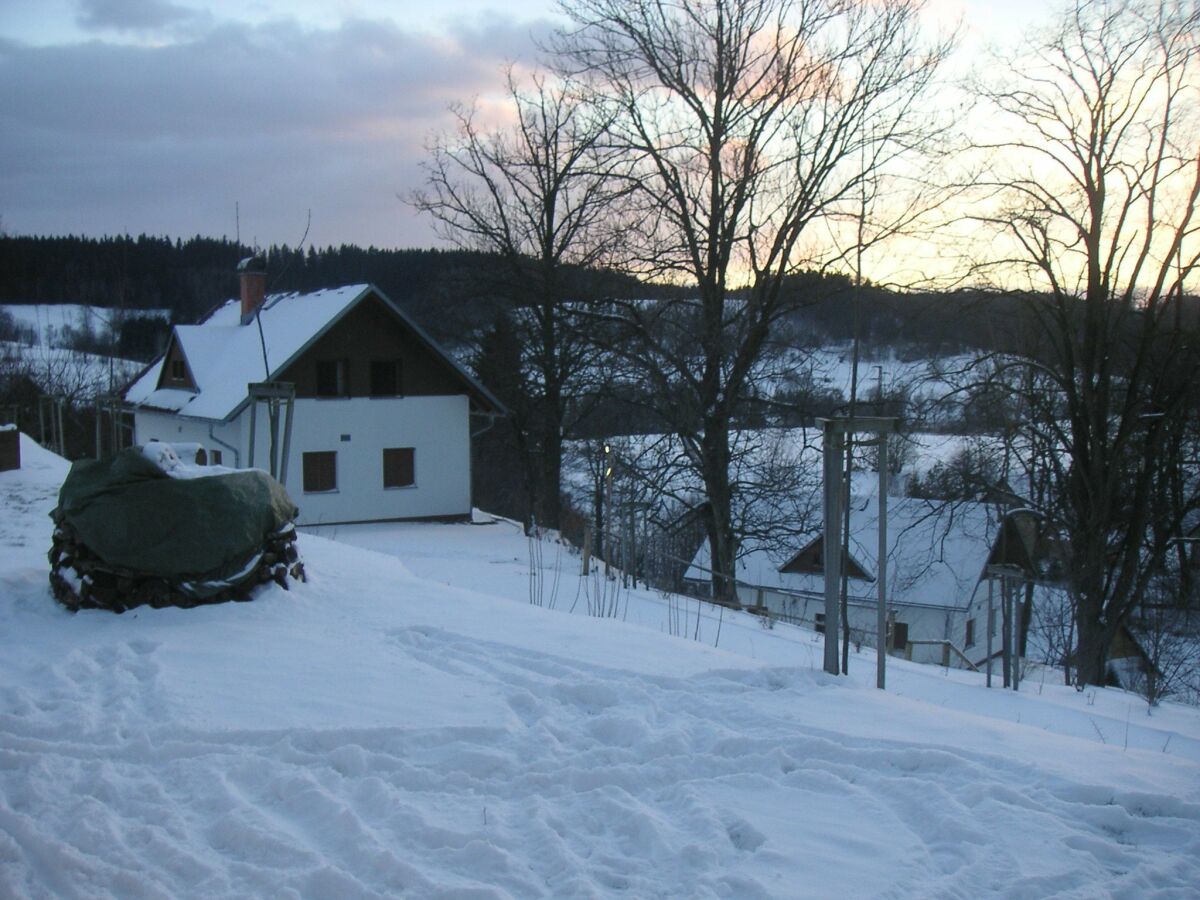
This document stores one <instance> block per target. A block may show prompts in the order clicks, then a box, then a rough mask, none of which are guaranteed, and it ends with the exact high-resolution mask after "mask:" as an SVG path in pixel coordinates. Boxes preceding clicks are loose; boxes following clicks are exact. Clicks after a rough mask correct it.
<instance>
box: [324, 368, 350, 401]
mask: <svg viewBox="0 0 1200 900" xmlns="http://www.w3.org/2000/svg"><path fill="white" fill-rule="evenodd" d="M349 374H350V361H349V360H348V359H319V360H317V396H318V397H349V396H350V377H349Z"/></svg>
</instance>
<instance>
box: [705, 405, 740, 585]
mask: <svg viewBox="0 0 1200 900" xmlns="http://www.w3.org/2000/svg"><path fill="white" fill-rule="evenodd" d="M701 448H702V454H703V465H704V483H705V488H706V493H707V495H708V510H709V515H708V543H709V550H710V555H711V558H712V570H713V571H712V579H713V599H714V600H716V601H717V602H718V603H724V604H726V605H737V585H736V582H735V581H734V576H735V571H734V564H735V562H736V560H737V546H736V542H735V541H734V536H733V523H732V519H733V511H732V502H731V496H730V489H729V430H728V423H727V422H722V421H719V419H717V418H716V417H713V418H710V419H709V420H708V421H706V423H705V430H704V436H703V439H702V441H701Z"/></svg>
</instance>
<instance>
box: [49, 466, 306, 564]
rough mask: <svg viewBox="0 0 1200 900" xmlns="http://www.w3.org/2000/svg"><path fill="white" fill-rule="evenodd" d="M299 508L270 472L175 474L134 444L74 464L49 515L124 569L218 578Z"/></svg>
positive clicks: (245, 558) (259, 546)
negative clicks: (171, 473) (144, 453)
mask: <svg viewBox="0 0 1200 900" xmlns="http://www.w3.org/2000/svg"><path fill="white" fill-rule="evenodd" d="M296 514H297V509H296V506H295V504H293V503H292V500H291V498H290V497H289V496H288V495H287V491H285V490H284V488H283V486H282V485H280V484H279V482H277V481H276V480H275V479H273V478H272V477H271V476H270V475H267V474H266V473H265V472H260V471H258V470H254V469H251V470H245V471H235V472H228V473H225V474H220V475H209V476H205V477H202V478H187V479H181V478H172V477H170V476H169V475H167V474H166V473H165V472H163V471H162V470H161V469H159V467H158V466H156V465H155V464H154V463H153V462H151V461H150V460H149V459H147V458H146V457H145V456H144V455H143V454H142V451H141V448H138V447H131V448H130V449H128V450H123V451H121V452H120V453H118V454H117V455H116V456H113V457H110V458H108V459H103V460H82V461H80V462H76V463H73V464H72V465H71V471H70V472H69V473H68V475H67V479H66V481H64V482H63V486H62V489H61V490H60V491H59V494H58V508H57V509H56V510H55V511H54V513H53V514H52V515H54V516H55V518H56V520H57V519H58V518H59V517H61V518H62V519H63V520H65V521H66V522H67V523H69V524H70V525H71V526H72V527H73V528H74V529H75V531H76V533H77V534H78V536H79V540H80V541H81V542H82V543H83V544H85V545H86V546H87V547H88V548H89V549H91V550H92V552H93V553H95V554H96V555H97V556H98V557H100V559H102V560H103V561H104V562H105V563H106V564H107V565H109V566H111V567H112V569H113V570H114V571H116V572H118V573H120V574H128V575H134V576H156V577H162V578H167V579H170V580H172V581H176V582H178V581H191V582H219V581H224V580H229V579H233V578H236V577H237V576H238V575H240V574H242V573H243V572H244V569H245V567H246V566H247V564H248V563H249V562H251V561H252V560H253V559H254V557H255V556H256V554H258V553H259V552H261V551H262V547H263V541H264V539H265V538H266V537H267V536H268V535H270V534H273V533H274V532H276V531H278V530H279V529H280V528H282V527H283V526H284V525H286V524H287V523H288V522H291V521H293V520H294V519H295V518H296Z"/></svg>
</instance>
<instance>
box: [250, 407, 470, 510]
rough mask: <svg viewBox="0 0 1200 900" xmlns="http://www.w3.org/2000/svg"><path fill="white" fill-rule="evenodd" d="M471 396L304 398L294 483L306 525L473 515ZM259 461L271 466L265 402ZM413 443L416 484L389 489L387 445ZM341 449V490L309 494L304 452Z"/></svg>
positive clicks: (295, 441) (296, 418) (291, 475)
mask: <svg viewBox="0 0 1200 900" xmlns="http://www.w3.org/2000/svg"><path fill="white" fill-rule="evenodd" d="M468 403H469V401H468V398H467V397H466V395H458V396H432V397H400V398H367V397H355V398H331V399H327V400H326V399H320V400H315V399H314V400H297V401H296V406H295V412H294V414H293V425H292V443H291V452H290V453H289V458H288V467H287V480H286V482H285V484H284V487H286V488H287V490H288V493H289V494H290V495H291V497H292V500H293V501H295V503H296V505H297V506H299V507H300V523H301V524H304V525H320V524H331V523H335V522H362V521H375V520H381V519H407V518H425V517H434V516H465V515H469V514H470V512H471V435H470V410H469V406H468ZM239 418H240V420H241V422H242V423H243V424H244V425H245V427H244V428H242V429H241V431H242V433H243V435H244V437H243V440H242V446H241V449H242V458H243V460H244V462H243V465H246V464H248V461H249V434H250V428H249V418H250V413H249V410H246V411H244V412H243V413H241V415H240V417H239ZM255 430H256V431H257V437H256V439H255V460H254V464H255V466H257V467H258V468H262V469H266V468H268V465H269V464H268V456H267V453H268V446H269V431H268V424H267V416H266V412H265V407H260V409H259V413H258V416H257V419H256V426H255ZM393 447H394V448H400V447H412V448H413V450H414V469H415V476H416V477H415V484H414V485H413V486H412V487H401V488H384V487H383V450H384V448H393ZM314 451H318V452H319V451H333V452H334V453H336V454H337V488H336V490H333V491H328V492H318V493H312V492H305V490H304V459H303V456H304V454H305V453H308V452H314Z"/></svg>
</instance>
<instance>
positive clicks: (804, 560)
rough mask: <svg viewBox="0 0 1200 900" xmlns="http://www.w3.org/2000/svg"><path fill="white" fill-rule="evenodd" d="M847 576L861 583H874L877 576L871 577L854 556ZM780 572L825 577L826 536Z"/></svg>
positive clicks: (780, 569) (808, 547) (850, 561)
mask: <svg viewBox="0 0 1200 900" xmlns="http://www.w3.org/2000/svg"><path fill="white" fill-rule="evenodd" d="M846 570H847V575H849V577H851V578H857V579H859V580H860V581H874V580H875V576H874V575H871V574H870V573H869V572H868V571H867V570H866V569H865V568H863V566H862V564H861V563H859V562H858V560H856V559H855V558H854V557H853V556H849V557H848V565H847V567H846ZM779 571H780V572H783V573H785V574H787V575H824V574H825V536H824V535H822V536H821V537H818V538H816V539H815V540H814V541H812V542H811V543H810V544H808V545H807V546H805V547H804V548H803V549H801V550H800V552H799V553H797V554H796V555H795V556H793V557H792V558H791V559H789V560H788V561H787V562H786V563H784V564H783V565H782V566H781V567H780V568H779Z"/></svg>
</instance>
